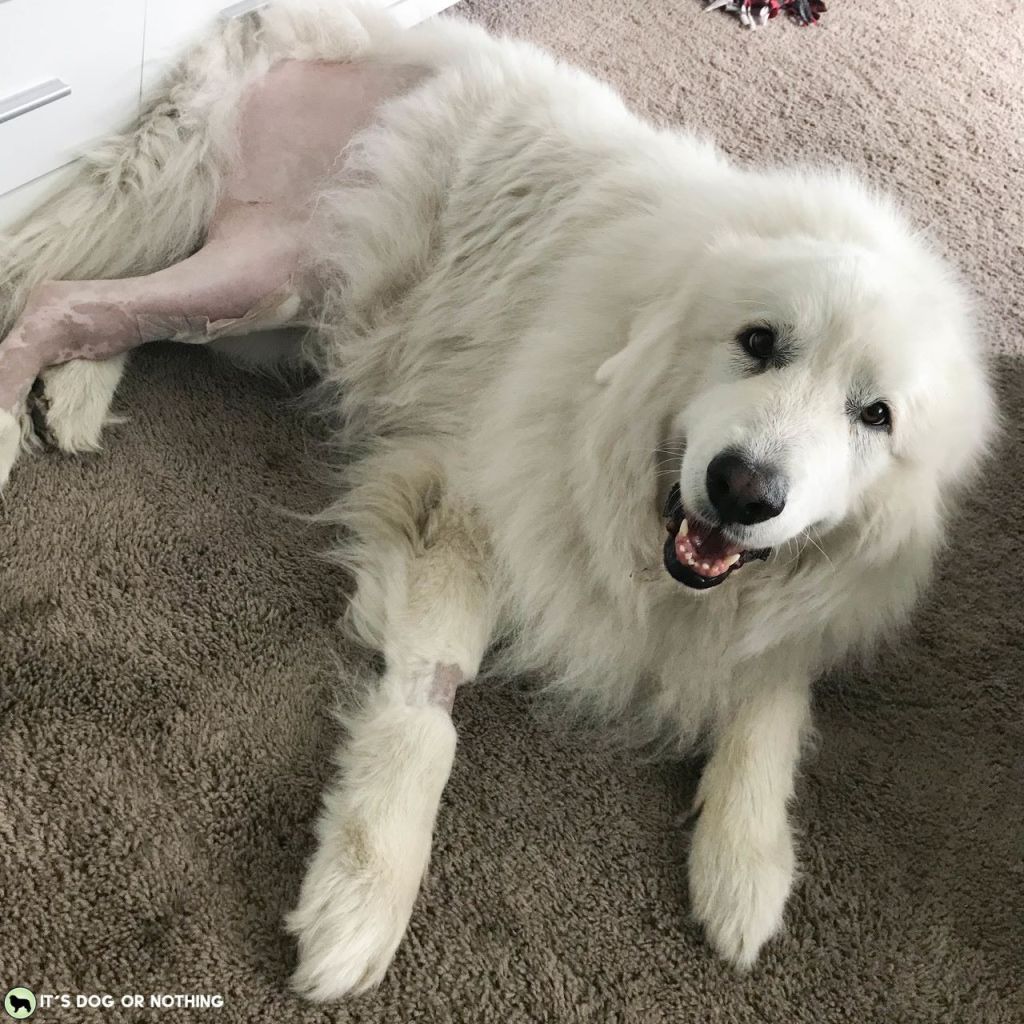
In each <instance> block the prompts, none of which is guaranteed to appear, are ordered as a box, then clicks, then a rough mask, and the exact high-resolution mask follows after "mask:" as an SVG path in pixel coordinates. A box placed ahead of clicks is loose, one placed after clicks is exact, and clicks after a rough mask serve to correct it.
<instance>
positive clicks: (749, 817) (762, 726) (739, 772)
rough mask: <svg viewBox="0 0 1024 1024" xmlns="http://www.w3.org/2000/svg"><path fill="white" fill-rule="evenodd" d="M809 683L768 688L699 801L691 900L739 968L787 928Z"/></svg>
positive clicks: (734, 723) (710, 768)
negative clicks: (791, 808)
mask: <svg viewBox="0 0 1024 1024" xmlns="http://www.w3.org/2000/svg"><path fill="white" fill-rule="evenodd" d="M808 707H809V684H808V682H807V681H806V680H798V681H794V682H792V683H787V684H783V685H778V684H762V688H761V689H759V690H758V691H757V692H756V693H755V694H754V695H753V696H752V697H751V698H750V699H749V700H748V701H746V702H745V703H744V704H743V705H741V706H740V707H739V708H738V709H737V710H736V712H735V713H734V715H733V716H731V717H730V718H729V720H728V721H727V722H726V723H725V724H724V726H723V727H721V728H720V729H719V730H718V731H717V735H716V737H715V745H714V750H713V752H712V755H711V758H710V760H709V761H708V764H707V766H706V768H705V770H704V776H703V778H702V779H701V783H700V788H699V790H698V794H697V802H698V805H699V807H700V817H699V819H698V821H697V825H696V828H695V830H694V835H693V844H692V846H691V849H690V871H689V874H690V900H691V904H692V907H693V912H694V914H695V915H696V917H697V919H698V920H699V921H700V922H701V924H702V925H703V926H704V930H705V934H706V935H707V938H708V941H709V942H710V943H711V945H712V946H713V947H714V948H715V949H716V950H717V952H718V953H719V954H720V955H721V956H722V957H724V958H725V959H726V960H728V961H730V962H731V963H732V964H734V965H735V966H737V967H739V968H741V969H745V968H747V967H749V966H750V965H751V964H753V962H754V960H755V959H756V958H757V954H758V951H759V950H760V949H761V946H762V945H763V944H764V943H765V942H766V941H767V940H768V939H770V938H771V937H772V936H773V935H774V934H775V933H776V932H777V931H778V930H779V928H780V927H781V925H782V912H783V909H784V907H785V904H786V898H787V897H788V895H789V891H790V888H791V886H792V883H793V874H794V866H795V863H794V854H793V840H792V836H791V834H790V828H789V821H788V817H787V812H786V805H787V803H788V801H789V799H790V797H791V796H792V794H793V777H794V773H795V770H796V763H797V759H798V757H799V753H800V742H801V735H802V733H803V730H804V727H805V725H806V723H807V719H808Z"/></svg>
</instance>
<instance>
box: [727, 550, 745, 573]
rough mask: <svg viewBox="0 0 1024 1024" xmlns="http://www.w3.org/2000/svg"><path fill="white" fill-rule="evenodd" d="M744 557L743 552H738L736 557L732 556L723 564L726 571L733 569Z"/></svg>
mask: <svg viewBox="0 0 1024 1024" xmlns="http://www.w3.org/2000/svg"><path fill="white" fill-rule="evenodd" d="M741 557H742V552H740V551H737V552H736V554H735V555H730V556H729V557H728V558H727V559H726V560H725V561H724V562H723V563H722V564H723V565H724V566H725V567H726V569H731V568H732V567H733V566H734V565H735V564H736V563H737V562H738V561H739V560H740V558H741Z"/></svg>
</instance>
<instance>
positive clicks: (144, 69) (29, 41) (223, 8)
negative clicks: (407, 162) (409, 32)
mask: <svg viewBox="0 0 1024 1024" xmlns="http://www.w3.org/2000/svg"><path fill="white" fill-rule="evenodd" d="M269 2H273V0H269ZM378 2H379V3H381V5H382V6H385V7H387V8H388V9H390V10H391V11H393V12H394V14H395V16H396V17H397V18H398V20H399V21H400V22H402V24H404V25H413V24H415V23H416V22H418V21H423V20H424V19H425V18H429V17H430V16H431V15H433V14H437V13H438V12H439V11H442V10H444V9H445V8H446V7H450V6H451V5H452V3H453V2H454V0H378ZM262 6H267V0H263V2H260V0H0V229H2V228H3V227H4V225H5V224H8V223H10V222H11V221H12V220H13V219H14V218H15V217H17V216H18V215H19V214H20V213H21V212H23V211H24V210H25V208H26V207H27V205H28V203H29V200H30V198H31V199H32V201H34V198H35V196H36V195H37V194H38V192H39V191H40V190H39V188H38V187H30V186H27V185H26V183H28V182H33V181H34V180H35V179H38V178H39V177H40V176H41V175H44V174H47V173H49V172H52V171H54V169H56V168H59V167H62V166H64V165H65V164H67V163H69V162H70V161H72V160H73V159H74V158H75V156H76V155H77V154H78V153H80V152H81V151H82V150H83V149H84V148H86V147H88V146H89V145H91V144H92V143H94V142H95V141H96V140H97V139H99V138H102V137H103V136H104V135H107V134H109V133H110V132H112V131H116V130H117V129H119V128H120V127H122V126H123V125H124V124H125V123H126V122H128V121H130V119H131V117H132V116H133V115H134V114H135V113H136V112H137V111H138V109H139V102H140V98H141V97H142V95H144V94H145V93H146V92H147V91H148V90H149V89H150V88H151V87H152V86H153V85H155V84H156V83H157V82H158V81H159V79H160V76H161V75H162V74H163V72H164V71H165V70H166V69H167V67H168V65H169V64H170V62H171V61H172V60H173V59H174V58H175V57H176V56H177V55H178V54H179V53H180V52H181V51H182V49H183V48H184V47H185V46H187V45H188V42H189V40H191V39H194V38H196V37H197V36H198V35H199V34H200V33H201V32H202V31H203V29H204V28H208V27H209V26H210V25H211V24H212V23H213V21H214V20H215V19H216V18H220V17H233V16H238V15H239V14H241V13H244V12H245V11H246V10H251V9H252V8H254V7H262ZM19 186H22V187H19Z"/></svg>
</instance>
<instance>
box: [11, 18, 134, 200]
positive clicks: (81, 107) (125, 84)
mask: <svg viewBox="0 0 1024 1024" xmlns="http://www.w3.org/2000/svg"><path fill="white" fill-rule="evenodd" d="M145 14H146V11H145V7H144V6H143V4H142V3H140V2H139V0H103V2H101V3H84V2H81V0H77V2H76V0H72V2H68V0H5V2H3V3H0V194H2V193H4V192H7V191H9V190H10V189H13V188H14V187H15V186H17V185H20V184H21V183H22V182H25V181H30V180H31V179H32V178H36V177H38V176H39V175H40V174H45V173H46V172H47V171H51V170H53V169H54V168H55V167H60V166H61V165H62V164H65V163H67V162H68V161H69V160H72V159H73V158H74V157H75V155H76V153H77V152H79V151H80V150H81V148H82V146H83V145H86V144H88V143H89V142H91V141H93V140H94V139H96V138H98V137H99V136H101V135H103V134H105V133H106V132H108V131H110V129H111V127H112V126H114V125H117V124H121V123H123V122H124V121H125V120H126V119H127V118H130V117H131V116H132V114H134V113H135V111H136V110H137V109H138V95H139V73H140V69H141V54H142V40H143V26H144V24H145Z"/></svg>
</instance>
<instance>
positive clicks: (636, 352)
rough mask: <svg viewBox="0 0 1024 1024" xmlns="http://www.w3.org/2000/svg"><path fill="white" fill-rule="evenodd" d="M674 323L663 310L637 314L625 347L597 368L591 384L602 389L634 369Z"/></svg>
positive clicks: (647, 310)
mask: <svg viewBox="0 0 1024 1024" xmlns="http://www.w3.org/2000/svg"><path fill="white" fill-rule="evenodd" d="M674 322H675V316H674V314H673V312H672V311H670V310H667V309H665V308H664V307H654V308H648V309H642V310H640V311H639V312H638V313H637V315H636V316H635V317H634V318H633V322H632V324H630V327H629V332H628V334H627V335H626V343H625V345H623V346H622V348H620V349H619V351H618V352H616V353H615V354H614V355H612V356H609V357H608V358H607V359H606V360H605V361H604V362H603V363H602V364H601V365H600V366H599V367H598V368H597V372H596V373H595V374H594V380H595V382H596V383H598V384H600V385H601V386H602V387H604V386H606V385H608V384H610V383H611V382H612V381H613V380H615V378H616V377H619V376H621V375H622V374H623V373H626V372H630V371H633V370H634V369H636V368H637V367H638V365H639V363H640V361H641V360H642V359H643V357H644V356H647V355H649V354H650V353H651V351H652V350H653V348H654V346H655V345H656V344H657V343H658V342H659V341H661V339H662V338H663V337H664V336H665V332H666V331H668V330H671V328H672V325H673V324H674Z"/></svg>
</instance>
